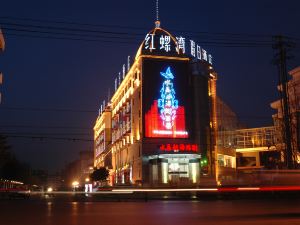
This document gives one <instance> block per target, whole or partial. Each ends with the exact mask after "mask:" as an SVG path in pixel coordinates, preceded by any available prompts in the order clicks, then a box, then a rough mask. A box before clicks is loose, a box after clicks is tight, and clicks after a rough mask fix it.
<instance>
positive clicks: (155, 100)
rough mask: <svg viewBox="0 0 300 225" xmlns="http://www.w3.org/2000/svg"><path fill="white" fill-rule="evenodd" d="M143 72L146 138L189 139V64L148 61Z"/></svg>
mask: <svg viewBox="0 0 300 225" xmlns="http://www.w3.org/2000/svg"><path fill="white" fill-rule="evenodd" d="M143 71H144V72H143V112H144V136H145V137H152V138H154V137H156V138H188V137H189V133H188V127H189V126H188V124H189V121H188V118H187V115H186V112H187V109H188V108H189V98H190V95H189V93H188V92H189V90H190V89H189V88H188V76H187V72H188V70H187V63H186V62H182V61H175V60H164V61H159V60H153V59H145V60H144V62H143Z"/></svg>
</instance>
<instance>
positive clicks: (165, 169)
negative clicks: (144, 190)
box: [161, 163, 168, 184]
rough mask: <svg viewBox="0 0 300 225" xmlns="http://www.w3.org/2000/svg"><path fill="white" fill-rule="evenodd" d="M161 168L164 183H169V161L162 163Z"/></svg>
mask: <svg viewBox="0 0 300 225" xmlns="http://www.w3.org/2000/svg"><path fill="white" fill-rule="evenodd" d="M161 170H162V182H163V183H164V184H167V183H168V163H162V165H161Z"/></svg>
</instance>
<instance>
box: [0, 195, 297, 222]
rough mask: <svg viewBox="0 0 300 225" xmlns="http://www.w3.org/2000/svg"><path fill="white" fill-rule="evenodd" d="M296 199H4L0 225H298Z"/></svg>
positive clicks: (0, 212) (0, 211)
mask: <svg viewBox="0 0 300 225" xmlns="http://www.w3.org/2000/svg"><path fill="white" fill-rule="evenodd" d="M299 206H300V204H299V200H297V199H281V200H277V199H268V200H225V201H224V200H222V201H221V200H210V201H201V200H200V201H149V202H68V201H55V200H52V201H49V202H47V201H42V200H12V201H1V202H0V224H1V225H16V224H18V225H19V224H22V225H27V224H28V225H43V224H45V225H52V224H53V225H54V224H55V225H69V224H70V225H91V224H101V225H102V224H103V225H135V224H142V225H150V224H157V225H158V224H159V225H160V224H164V225H169V224H170V225H175V224H181V225H183V224H189V225H192V224H205V225H209V224H218V225H220V224H230V225H233V224H243V225H246V224H247V225H248V224H264V225H269V224H270V225H271V224H272V225H274V224H275V225H276V224H300V207H299Z"/></svg>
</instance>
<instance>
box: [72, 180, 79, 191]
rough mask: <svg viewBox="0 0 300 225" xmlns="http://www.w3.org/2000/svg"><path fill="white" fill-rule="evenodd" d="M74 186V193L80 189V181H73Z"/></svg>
mask: <svg viewBox="0 0 300 225" xmlns="http://www.w3.org/2000/svg"><path fill="white" fill-rule="evenodd" d="M72 186H73V191H76V188H78V187H79V182H78V181H76V180H75V181H73V182H72Z"/></svg>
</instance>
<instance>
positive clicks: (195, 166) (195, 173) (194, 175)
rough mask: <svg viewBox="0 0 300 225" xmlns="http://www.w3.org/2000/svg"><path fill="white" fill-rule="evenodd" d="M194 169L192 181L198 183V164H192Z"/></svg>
mask: <svg viewBox="0 0 300 225" xmlns="http://www.w3.org/2000/svg"><path fill="white" fill-rule="evenodd" d="M191 167H192V181H193V183H196V182H197V165H196V163H191Z"/></svg>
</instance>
